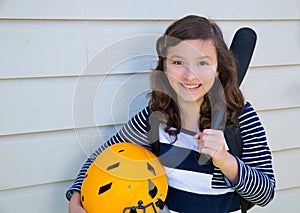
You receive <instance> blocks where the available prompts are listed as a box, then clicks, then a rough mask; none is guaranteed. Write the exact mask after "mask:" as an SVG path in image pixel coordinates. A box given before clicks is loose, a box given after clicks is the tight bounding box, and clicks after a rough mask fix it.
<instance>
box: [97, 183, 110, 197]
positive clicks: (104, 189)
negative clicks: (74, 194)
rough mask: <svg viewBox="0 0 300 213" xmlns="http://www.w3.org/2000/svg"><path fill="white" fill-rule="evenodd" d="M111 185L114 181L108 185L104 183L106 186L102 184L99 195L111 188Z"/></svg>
mask: <svg viewBox="0 0 300 213" xmlns="http://www.w3.org/2000/svg"><path fill="white" fill-rule="evenodd" d="M111 185H112V182H111V183H109V184H106V185H104V186H101V187H100V188H99V192H98V195H101V194H103V193H104V192H106V191H108V190H109V189H110V188H111Z"/></svg>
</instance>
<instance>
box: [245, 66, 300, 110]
mask: <svg viewBox="0 0 300 213" xmlns="http://www.w3.org/2000/svg"><path fill="white" fill-rule="evenodd" d="M299 69H300V66H299V65H298V66H286V67H268V68H265V67H260V68H252V69H249V71H248V72H247V75H246V77H245V79H244V81H243V83H242V85H241V89H242V91H243V93H244V95H245V98H246V99H247V100H250V102H252V103H253V105H254V106H255V107H256V108H257V109H258V110H263V109H278V108H293V107H299V106H300V99H299V98H298V94H299V91H300V72H299Z"/></svg>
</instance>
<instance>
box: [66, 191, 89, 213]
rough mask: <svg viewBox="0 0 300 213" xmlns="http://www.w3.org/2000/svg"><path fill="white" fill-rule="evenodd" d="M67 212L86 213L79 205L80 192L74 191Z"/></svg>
mask: <svg viewBox="0 0 300 213" xmlns="http://www.w3.org/2000/svg"><path fill="white" fill-rule="evenodd" d="M69 213H87V212H86V211H85V210H84V208H83V207H82V205H81V200H80V193H79V192H76V191H74V192H73V195H72V198H71V200H70V203H69Z"/></svg>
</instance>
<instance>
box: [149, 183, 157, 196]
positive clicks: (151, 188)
mask: <svg viewBox="0 0 300 213" xmlns="http://www.w3.org/2000/svg"><path fill="white" fill-rule="evenodd" d="M157 192H158V190H157V187H156V186H155V185H154V183H153V182H152V181H151V180H149V179H148V193H149V195H150V197H151V198H152V199H153V198H154V197H155V196H156V195H157Z"/></svg>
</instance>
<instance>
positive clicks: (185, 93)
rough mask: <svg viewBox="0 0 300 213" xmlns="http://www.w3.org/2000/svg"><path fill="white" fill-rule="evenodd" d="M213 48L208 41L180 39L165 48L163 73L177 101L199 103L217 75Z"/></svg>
mask: <svg viewBox="0 0 300 213" xmlns="http://www.w3.org/2000/svg"><path fill="white" fill-rule="evenodd" d="M217 66H218V60H217V54H216V49H215V46H214V44H213V41H211V40H202V39H197V40H184V41H181V42H180V43H178V44H177V45H176V46H173V47H170V48H169V49H168V54H167V59H166V73H167V76H168V80H169V82H170V85H171V87H172V88H173V90H174V91H175V92H176V94H177V99H178V101H179V102H182V101H184V102H191V101H193V102H197V103H198V104H201V103H202V100H203V97H204V95H205V94H206V93H207V92H208V91H209V89H210V88H211V87H212V85H213V83H214V80H215V78H216V76H217V75H218V72H217Z"/></svg>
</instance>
